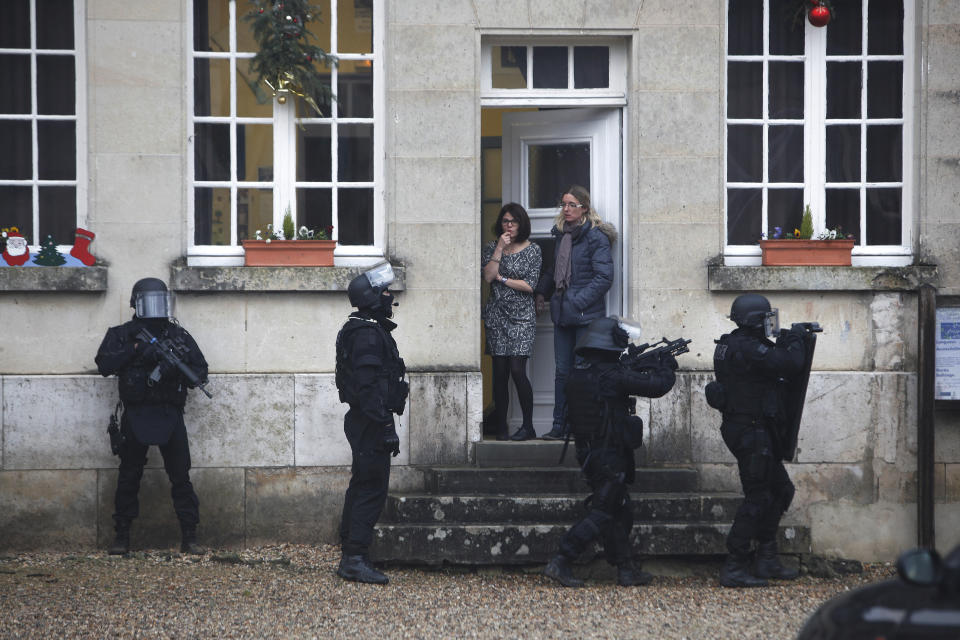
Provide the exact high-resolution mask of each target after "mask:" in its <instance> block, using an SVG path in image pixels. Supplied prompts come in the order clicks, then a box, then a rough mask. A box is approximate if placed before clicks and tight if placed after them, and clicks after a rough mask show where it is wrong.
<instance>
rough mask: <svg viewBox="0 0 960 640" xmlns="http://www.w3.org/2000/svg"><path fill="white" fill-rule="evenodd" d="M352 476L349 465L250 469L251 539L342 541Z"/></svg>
mask: <svg viewBox="0 0 960 640" xmlns="http://www.w3.org/2000/svg"><path fill="white" fill-rule="evenodd" d="M349 481H350V468H349V467H324V468H302V467H301V468H297V469H250V470H248V471H247V473H246V481H245V483H246V496H247V497H246V509H245V512H246V513H245V516H246V527H247V529H246V539H247V544H248V545H262V544H274V543H276V542H281V541H282V542H290V543H294V544H324V543H333V542H336V541H338V540H339V536H338V533H337V532H338V530H339V527H340V514H341V512H342V511H343V495H344V492H345V491H346V490H347V485H348V483H349Z"/></svg>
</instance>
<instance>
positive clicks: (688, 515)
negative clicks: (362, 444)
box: [380, 493, 742, 525]
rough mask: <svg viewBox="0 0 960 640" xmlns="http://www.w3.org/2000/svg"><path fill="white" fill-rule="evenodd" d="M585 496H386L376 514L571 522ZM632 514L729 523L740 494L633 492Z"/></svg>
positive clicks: (402, 520)
mask: <svg viewBox="0 0 960 640" xmlns="http://www.w3.org/2000/svg"><path fill="white" fill-rule="evenodd" d="M584 498H586V495H585V494H568V495H528V496H503V495H475V496H469V495H455V496H435V495H426V494H391V495H390V496H388V498H387V504H386V507H385V508H384V510H383V513H382V515H381V516H380V522H381V523H384V524H433V525H438V524H448V525H450V524H453V523H456V524H485V523H488V522H510V523H512V524H521V523H537V524H564V523H566V524H570V523H572V522H576V521H577V520H578V519H579V518H581V517H583V515H584V514H585V513H586V511H585V508H584V504H583V500H584ZM632 500H633V512H634V518H635V520H636V522H638V523H648V522H649V523H652V522H675V523H676V522H731V521H732V520H733V516H734V514H735V513H736V510H737V507H738V506H739V505H740V502H741V501H742V496H740V495H739V494H735V493H715V494H684V493H679V494H678V493H638V494H634V495H633V496H632Z"/></svg>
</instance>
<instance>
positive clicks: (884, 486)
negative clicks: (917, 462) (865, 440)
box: [873, 459, 942, 503]
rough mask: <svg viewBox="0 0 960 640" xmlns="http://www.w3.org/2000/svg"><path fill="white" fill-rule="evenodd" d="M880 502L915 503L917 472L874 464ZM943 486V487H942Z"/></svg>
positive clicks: (877, 498) (879, 463)
mask: <svg viewBox="0 0 960 640" xmlns="http://www.w3.org/2000/svg"><path fill="white" fill-rule="evenodd" d="M873 474H874V478H875V483H876V498H875V499H876V500H877V501H878V502H892V503H897V502H915V501H916V499H917V470H916V466H914V468H913V469H902V468H900V467H898V466H897V465H893V464H888V463H886V462H881V461H879V460H876V459H875V460H874V462H873ZM941 486H942V485H941Z"/></svg>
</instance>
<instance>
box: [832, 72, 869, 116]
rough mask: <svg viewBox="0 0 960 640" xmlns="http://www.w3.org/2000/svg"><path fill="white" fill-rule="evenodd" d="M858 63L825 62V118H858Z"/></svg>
mask: <svg viewBox="0 0 960 640" xmlns="http://www.w3.org/2000/svg"><path fill="white" fill-rule="evenodd" d="M862 68H863V67H862V64H861V63H860V62H827V117H828V118H859V117H860V90H861V88H862V84H861V83H862V73H861V70H862Z"/></svg>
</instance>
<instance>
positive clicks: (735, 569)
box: [720, 555, 767, 587]
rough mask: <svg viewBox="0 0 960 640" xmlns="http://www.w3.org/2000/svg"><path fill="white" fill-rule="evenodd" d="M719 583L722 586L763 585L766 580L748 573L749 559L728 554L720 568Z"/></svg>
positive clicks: (765, 583)
mask: <svg viewBox="0 0 960 640" xmlns="http://www.w3.org/2000/svg"><path fill="white" fill-rule="evenodd" d="M720 584H721V585H723V586H724V587H765V586H767V581H766V580H764V579H763V578H758V577H756V576H755V575H753V574H752V573H750V561H749V559H746V558H736V557H734V556H732V555H730V556H727V560H726V562H724V563H723V568H722V569H720Z"/></svg>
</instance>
